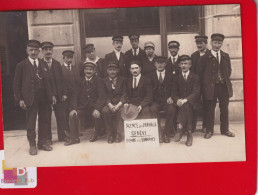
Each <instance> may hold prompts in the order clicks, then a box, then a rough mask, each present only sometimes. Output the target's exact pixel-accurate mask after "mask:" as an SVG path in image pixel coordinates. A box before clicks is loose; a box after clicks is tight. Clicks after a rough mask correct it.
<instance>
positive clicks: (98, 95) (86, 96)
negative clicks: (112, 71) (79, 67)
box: [70, 76, 106, 112]
mask: <svg viewBox="0 0 258 195" xmlns="http://www.w3.org/2000/svg"><path fill="white" fill-rule="evenodd" d="M86 86H87V84H86V79H85V77H82V78H78V79H76V81H75V85H74V89H73V92H72V96H71V102H70V111H71V110H81V109H87V108H93V109H96V110H98V111H99V112H100V111H101V109H102V107H103V106H104V104H105V101H106V99H105V96H104V93H103V82H102V79H100V78H98V77H97V76H93V77H92V79H91V81H90V87H89V88H88V90H87V88H86Z"/></svg>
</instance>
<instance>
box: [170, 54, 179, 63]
mask: <svg viewBox="0 0 258 195" xmlns="http://www.w3.org/2000/svg"><path fill="white" fill-rule="evenodd" d="M173 58H175V62H176V61H177V59H178V54H177V55H176V56H171V62H172V63H173Z"/></svg>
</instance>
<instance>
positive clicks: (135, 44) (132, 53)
mask: <svg viewBox="0 0 258 195" xmlns="http://www.w3.org/2000/svg"><path fill="white" fill-rule="evenodd" d="M128 38H129V39H130V43H131V46H132V49H129V50H128V51H126V52H125V56H126V66H127V67H128V69H130V67H129V66H130V64H131V62H132V61H138V62H139V63H140V66H142V62H143V59H145V57H146V54H145V52H144V50H143V49H141V48H140V47H139V42H140V41H139V39H140V35H137V34H131V35H129V36H128Z"/></svg>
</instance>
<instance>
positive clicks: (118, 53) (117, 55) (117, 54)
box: [114, 50, 121, 60]
mask: <svg viewBox="0 0 258 195" xmlns="http://www.w3.org/2000/svg"><path fill="white" fill-rule="evenodd" d="M114 51H115V54H116V58H117V60H119V59H120V53H121V51H116V50H114Z"/></svg>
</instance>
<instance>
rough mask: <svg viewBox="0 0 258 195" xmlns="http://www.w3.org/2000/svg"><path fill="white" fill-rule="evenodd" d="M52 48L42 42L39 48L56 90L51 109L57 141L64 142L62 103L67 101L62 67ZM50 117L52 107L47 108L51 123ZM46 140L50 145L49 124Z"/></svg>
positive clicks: (47, 43)
mask: <svg viewBox="0 0 258 195" xmlns="http://www.w3.org/2000/svg"><path fill="white" fill-rule="evenodd" d="M53 47H54V44H53V43H51V42H42V43H41V48H42V53H43V56H44V57H43V60H44V61H45V62H46V63H47V64H48V68H49V70H50V74H51V75H52V78H53V83H54V87H55V89H56V92H57V95H56V100H57V102H56V104H55V105H53V109H54V112H55V117H56V124H57V135H58V140H59V141H65V139H66V135H65V130H66V129H65V123H64V120H65V107H64V101H65V100H66V99H67V90H66V87H65V85H64V80H63V74H62V67H61V64H60V62H58V61H57V60H55V59H54V58H53V57H52V55H53ZM51 115H52V107H50V108H49V120H50V121H51ZM48 130H49V131H48V134H47V135H48V139H47V142H49V144H50V145H51V144H52V133H51V124H49V128H48Z"/></svg>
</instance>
